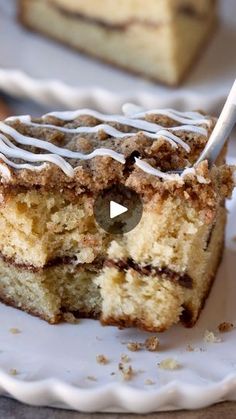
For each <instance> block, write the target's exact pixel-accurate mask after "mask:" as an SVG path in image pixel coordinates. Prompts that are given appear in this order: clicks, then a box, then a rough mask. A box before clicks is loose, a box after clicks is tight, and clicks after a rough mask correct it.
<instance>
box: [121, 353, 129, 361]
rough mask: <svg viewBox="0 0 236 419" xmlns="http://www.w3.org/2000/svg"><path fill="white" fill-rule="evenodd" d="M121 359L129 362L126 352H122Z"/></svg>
mask: <svg viewBox="0 0 236 419" xmlns="http://www.w3.org/2000/svg"><path fill="white" fill-rule="evenodd" d="M120 359H121V361H122V362H124V363H127V362H130V357H129V356H128V355H126V354H122V355H121V357H120Z"/></svg>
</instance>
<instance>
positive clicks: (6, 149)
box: [0, 104, 210, 180]
mask: <svg viewBox="0 0 236 419" xmlns="http://www.w3.org/2000/svg"><path fill="white" fill-rule="evenodd" d="M123 112H124V114H125V116H123V115H105V114H102V113H100V112H97V111H93V110H89V109H82V110H78V111H66V112H50V113H48V114H45V115H44V116H43V117H42V118H43V119H45V118H46V117H48V116H53V117H55V118H57V119H60V120H63V121H73V120H74V119H76V118H78V117H80V116H90V117H94V118H96V119H97V120H100V121H101V123H100V124H98V125H96V126H93V127H91V126H80V127H77V128H70V127H58V126H57V125H53V124H48V123H36V122H32V120H31V117H30V116H29V115H22V116H16V117H11V118H8V121H14V120H19V121H21V122H22V123H24V124H26V125H29V126H34V127H40V128H46V129H55V130H58V131H61V132H65V133H69V134H94V133H99V132H101V131H102V132H105V133H106V134H108V135H109V136H111V137H114V138H120V139H122V138H130V137H134V136H136V135H137V133H142V134H143V135H144V136H145V137H147V138H150V139H156V140H157V139H160V138H162V139H164V140H165V141H168V142H169V143H170V144H171V146H172V147H173V148H177V147H178V146H179V145H180V146H181V147H183V148H184V149H185V150H186V151H187V152H190V147H189V145H188V144H187V143H185V142H184V141H183V140H182V139H181V138H179V137H178V136H177V135H175V133H177V132H180V131H181V132H185V131H186V132H193V133H195V134H199V135H205V136H206V135H207V129H206V128H204V127H202V126H200V125H204V124H205V125H209V123H210V120H208V119H207V118H204V117H203V116H202V115H201V114H199V113H198V112H178V111H175V110H172V109H166V110H151V111H144V110H143V109H142V108H139V107H137V106H135V105H130V104H127V105H124V107H123ZM151 114H158V115H165V116H167V117H169V118H171V119H173V120H174V121H176V122H178V123H180V124H182V125H180V126H176V127H171V128H165V127H163V126H161V125H158V124H156V123H152V122H148V121H146V120H144V119H143V118H145V117H146V116H149V115H151ZM107 122H114V123H118V124H120V125H125V126H129V127H131V128H135V129H137V130H138V131H137V132H131V133H127V132H123V131H120V130H119V129H117V128H114V127H112V126H110V125H109V124H107ZM0 131H1V132H2V134H1V133H0V159H1V160H2V161H4V162H5V163H6V164H7V165H9V166H11V167H13V168H15V169H27V170H42V169H43V168H45V167H46V166H47V163H53V164H55V165H57V166H58V167H60V169H61V170H62V171H63V172H64V173H65V174H66V175H67V176H70V177H73V176H74V172H75V170H76V168H75V169H74V168H73V167H72V166H71V165H70V164H69V163H68V162H67V161H66V160H65V158H67V159H77V160H89V159H92V158H94V157H97V156H109V157H111V158H112V159H114V160H116V161H118V162H120V163H122V164H125V156H124V155H123V154H120V153H117V152H116V151H114V150H111V149H108V148H98V149H95V150H94V151H93V152H91V153H89V154H83V153H80V152H76V151H72V150H69V149H67V148H62V147H58V146H56V145H54V144H52V143H50V142H48V141H44V140H40V139H38V138H33V137H29V136H25V135H23V134H21V133H20V132H18V131H17V130H16V129H14V128H13V127H11V126H9V125H7V124H5V123H4V122H0ZM4 134H6V135H9V136H10V137H11V138H13V139H14V141H15V143H17V144H21V145H26V146H33V147H35V148H38V149H41V150H44V151H47V152H49V153H50V154H48V153H33V152H30V151H27V150H24V149H22V148H20V147H17V146H16V145H15V144H13V143H12V142H11V141H10V140H9V139H8V138H7V137H6V136H5V135H4ZM8 157H9V158H17V159H20V160H24V161H26V162H30V163H15V162H12V161H11V160H9V159H8ZM40 162H43V164H41V165H35V164H33V163H40ZM135 164H136V165H137V167H139V168H140V169H142V170H143V171H145V172H146V173H149V174H151V175H154V176H158V177H160V178H162V179H165V180H174V179H181V178H183V176H185V175H186V174H187V173H189V171H190V170H191V171H192V172H191V173H193V172H194V173H195V170H194V169H186V170H185V171H184V172H183V173H182V174H181V175H178V174H169V173H164V172H162V171H160V170H158V169H155V168H153V167H152V166H150V165H149V164H148V163H146V162H145V161H143V160H141V159H138V158H136V159H135ZM3 169H4V165H2V164H1V163H0V171H1V172H2V174H3V175H4V174H5V176H7V173H6V171H5V172H4V173H3V171H4V170H3Z"/></svg>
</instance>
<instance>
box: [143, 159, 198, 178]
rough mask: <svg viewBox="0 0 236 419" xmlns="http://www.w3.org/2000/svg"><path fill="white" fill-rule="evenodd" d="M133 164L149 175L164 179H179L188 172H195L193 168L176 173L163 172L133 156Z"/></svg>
mask: <svg viewBox="0 0 236 419" xmlns="http://www.w3.org/2000/svg"><path fill="white" fill-rule="evenodd" d="M135 164H136V166H137V167H139V169H141V170H143V171H144V172H146V173H148V174H149V175H153V176H156V177H159V178H161V179H164V180H169V181H174V180H181V179H183V178H184V177H185V176H186V175H188V174H194V175H195V174H196V171H195V169H194V168H186V169H185V170H184V171H183V172H182V173H181V174H177V173H165V172H162V171H161V170H158V169H155V168H154V167H152V166H151V165H150V164H148V163H147V162H145V161H143V160H141V159H138V158H137V157H135Z"/></svg>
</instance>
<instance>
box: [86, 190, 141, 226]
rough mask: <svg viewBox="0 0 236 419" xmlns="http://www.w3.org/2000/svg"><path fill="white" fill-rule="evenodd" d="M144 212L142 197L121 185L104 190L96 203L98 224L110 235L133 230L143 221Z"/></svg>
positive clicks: (95, 214)
mask: <svg viewBox="0 0 236 419" xmlns="http://www.w3.org/2000/svg"><path fill="white" fill-rule="evenodd" d="M142 212H143V205H142V200H141V198H140V196H139V195H138V194H137V193H136V192H135V191H134V190H133V189H130V188H127V187H126V186H124V185H121V184H118V185H114V186H112V187H111V188H108V189H104V190H102V191H101V192H100V193H99V195H98V196H97V198H96V200H95V203H94V217H95V219H96V222H97V223H98V224H99V225H100V227H102V229H103V230H105V231H106V232H107V233H109V234H123V233H128V232H129V231H131V230H133V228H135V227H136V225H137V224H138V223H139V221H140V220H141V217H142Z"/></svg>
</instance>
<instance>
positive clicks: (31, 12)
mask: <svg viewBox="0 0 236 419" xmlns="http://www.w3.org/2000/svg"><path fill="white" fill-rule="evenodd" d="M216 3H217V2H216V0H197V1H196V0H145V1H143V0H114V1H111V0H69V1H68V0H19V5H20V20H21V21H22V23H23V24H24V25H25V26H27V27H28V28H31V29H33V30H35V31H38V32H41V33H43V34H45V35H47V36H49V37H51V38H54V39H56V40H59V41H61V42H63V43H65V44H67V45H69V46H71V47H73V48H76V49H78V50H80V51H82V52H85V53H88V54H90V55H92V56H94V57H97V58H99V59H101V60H104V61H106V62H108V63H112V64H114V65H116V66H118V67H121V68H124V69H126V70H129V71H131V72H134V73H137V74H141V75H143V76H145V77H148V78H151V79H154V80H158V81H161V82H163V83H167V84H171V85H176V84H178V83H179V82H180V81H181V80H182V79H183V78H184V76H185V74H186V73H188V70H189V68H190V67H191V65H192V64H193V63H194V61H195V59H196V58H197V56H198V54H199V52H200V51H201V50H202V49H203V48H204V46H205V44H206V42H207V40H208V38H209V37H210V35H211V33H212V31H213V28H214V27H215V24H216V9H217V7H216Z"/></svg>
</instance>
